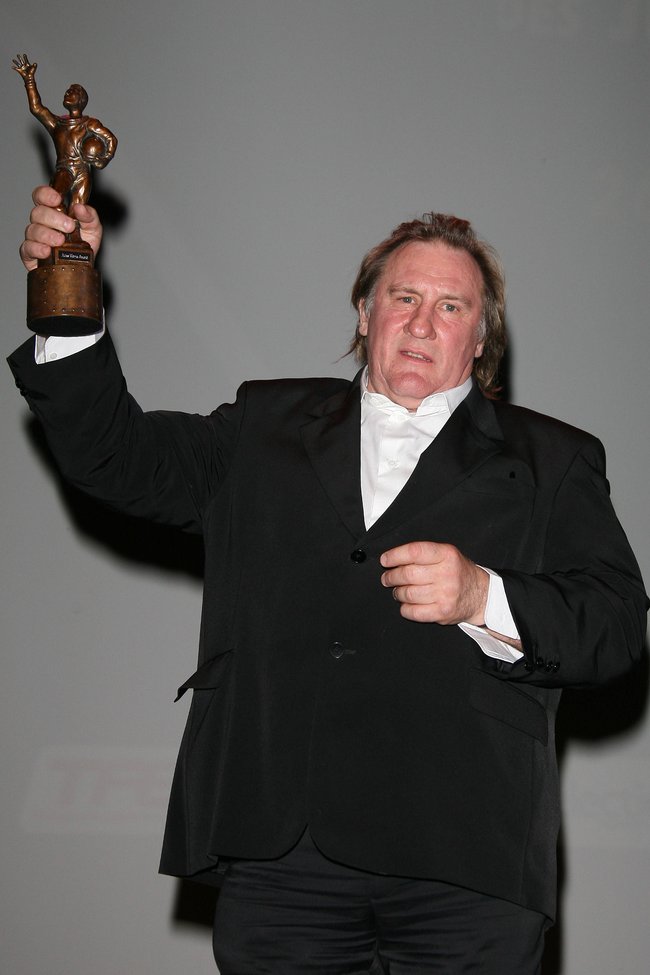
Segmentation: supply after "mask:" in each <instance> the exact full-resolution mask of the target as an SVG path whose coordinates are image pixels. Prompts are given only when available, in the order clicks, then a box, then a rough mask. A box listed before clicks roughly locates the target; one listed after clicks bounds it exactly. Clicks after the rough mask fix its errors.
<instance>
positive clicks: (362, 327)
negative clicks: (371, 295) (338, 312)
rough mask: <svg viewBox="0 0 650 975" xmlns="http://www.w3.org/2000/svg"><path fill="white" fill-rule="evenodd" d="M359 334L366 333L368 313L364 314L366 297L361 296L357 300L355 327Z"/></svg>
mask: <svg viewBox="0 0 650 975" xmlns="http://www.w3.org/2000/svg"><path fill="white" fill-rule="evenodd" d="M357 332H358V333H359V335H367V334H368V315H367V314H366V299H365V298H362V299H361V301H360V302H359V327H358V328H357Z"/></svg>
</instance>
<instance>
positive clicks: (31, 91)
mask: <svg viewBox="0 0 650 975" xmlns="http://www.w3.org/2000/svg"><path fill="white" fill-rule="evenodd" d="M11 66H12V68H13V69H14V71H17V72H18V74H19V75H20V77H21V78H22V79H23V82H24V83H25V91H26V92H27V100H28V102H29V110H30V112H31V113H32V115H34V116H35V117H36V118H37V119H38V121H39V122H41V123H42V125H44V126H45V128H46V129H54V128H56V125H57V122H58V119H57V117H56V115H53V114H52V112H51V111H50V110H49V108H46V107H45V105H44V104H43V102H42V101H41V96H40V95H39V93H38V88H37V87H36V78H35V77H34V75H35V74H36V68H37V67H38V65H37V64H36V62H34V64H30V62H29V60H28V58H27V55H26V54H17V55H16V57H15V58H13V59H12V63H11Z"/></svg>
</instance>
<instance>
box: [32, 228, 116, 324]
mask: <svg viewBox="0 0 650 975" xmlns="http://www.w3.org/2000/svg"><path fill="white" fill-rule="evenodd" d="M38 263H39V266H38V267H37V268H35V269H34V270H33V271H30V272H29V274H28V275H27V327H28V328H30V329H31V330H32V332H37V333H38V334H39V335H65V336H74V335H92V334H93V333H94V332H98V331H99V330H100V329H101V327H102V321H103V311H102V278H101V274H100V273H99V271H97V270H96V269H95V267H94V263H95V262H94V257H93V252H92V250H91V248H90V247H89V246H88V244H85V243H83V242H79V243H65V244H62V245H61V246H60V247H53V248H52V257H51V258H49V259H48V260H47V261H39V262H38Z"/></svg>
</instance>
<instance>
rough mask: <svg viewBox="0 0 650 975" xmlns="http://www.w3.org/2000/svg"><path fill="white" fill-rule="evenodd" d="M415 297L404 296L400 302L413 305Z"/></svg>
mask: <svg viewBox="0 0 650 975" xmlns="http://www.w3.org/2000/svg"><path fill="white" fill-rule="evenodd" d="M413 300H414V299H413V295H402V297H401V298H400V301H403V302H404V304H406V305H411V304H412V303H413Z"/></svg>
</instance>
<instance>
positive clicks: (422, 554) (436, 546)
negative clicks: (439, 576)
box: [379, 542, 453, 569]
mask: <svg viewBox="0 0 650 975" xmlns="http://www.w3.org/2000/svg"><path fill="white" fill-rule="evenodd" d="M451 548H453V546H452V545H445V544H441V543H439V542H408V543H407V544H406V545H398V546H397V548H391V549H389V550H388V551H387V552H384V553H383V554H382V555H381V556H380V558H379V561H380V562H381V564H382V565H383V566H384V568H386V569H388V568H391V567H392V566H396V565H406V564H409V563H416V564H420V565H430V564H432V563H435V562H440V561H442V559H443V558H444V555H445V550H446V549H451Z"/></svg>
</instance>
